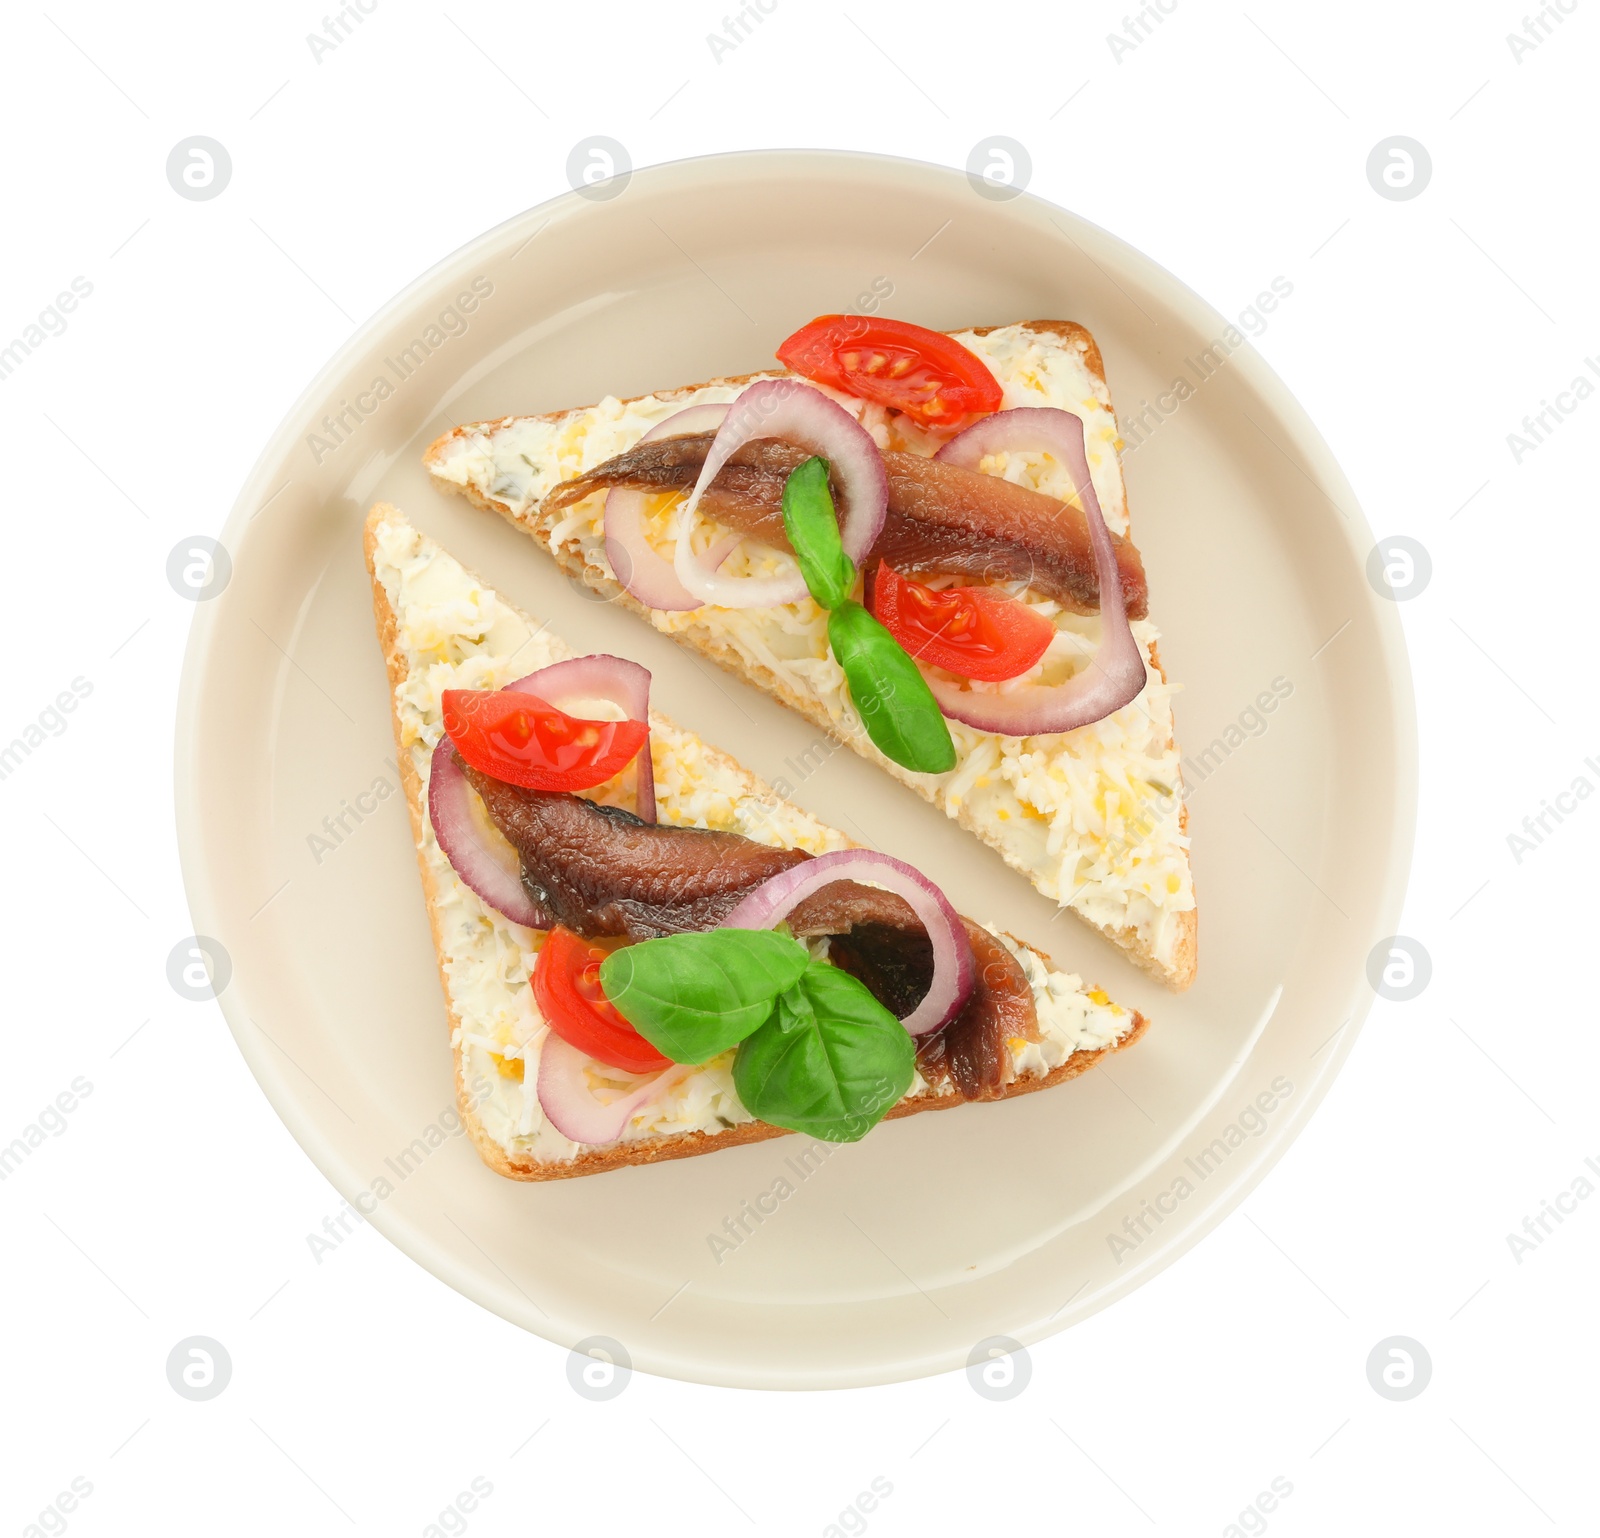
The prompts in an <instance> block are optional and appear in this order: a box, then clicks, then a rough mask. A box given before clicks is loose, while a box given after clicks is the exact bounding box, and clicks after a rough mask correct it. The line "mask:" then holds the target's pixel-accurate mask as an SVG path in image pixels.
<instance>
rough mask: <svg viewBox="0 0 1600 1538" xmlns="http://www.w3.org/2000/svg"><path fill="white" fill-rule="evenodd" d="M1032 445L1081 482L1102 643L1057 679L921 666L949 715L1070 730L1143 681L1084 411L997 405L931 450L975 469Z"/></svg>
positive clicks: (979, 725) (1106, 711)
mask: <svg viewBox="0 0 1600 1538" xmlns="http://www.w3.org/2000/svg"><path fill="white" fill-rule="evenodd" d="M1030 449H1032V450H1041V449H1042V450H1046V451H1048V452H1049V453H1051V454H1054V455H1055V456H1056V458H1057V459H1059V460H1060V461H1061V462H1062V463H1063V464H1064V465H1066V467H1067V469H1068V470H1069V471H1070V472H1071V474H1072V480H1073V484H1074V485H1075V486H1076V487H1077V488H1078V496H1079V498H1080V500H1081V501H1082V503H1083V511H1084V516H1085V521H1086V522H1087V523H1088V526H1089V543H1090V545H1091V546H1092V547H1093V549H1094V566H1095V574H1096V575H1097V576H1098V578H1099V581H1100V626H1101V629H1100V644H1099V646H1097V647H1096V648H1095V652H1094V655H1093V656H1092V657H1090V659H1089V663H1088V666H1087V667H1085V668H1083V669H1081V670H1080V671H1079V672H1077V673H1074V674H1073V675H1072V677H1071V678H1069V679H1068V680H1067V681H1066V682H1065V683H1060V684H1021V685H1019V686H1018V687H1017V688H1015V689H1007V690H1005V691H1003V692H999V693H996V692H992V691H990V690H979V689H963V688H961V687H959V685H957V684H956V683H954V682H952V681H951V680H950V679H947V678H941V677H939V676H937V675H936V674H933V673H927V674H926V677H927V680H928V687H929V688H930V689H932V690H933V697H934V698H935V699H936V700H937V701H938V702H939V708H940V709H941V710H942V711H943V712H944V713H945V714H946V715H947V716H949V717H950V719H951V720H953V721H961V722H964V723H965V724H966V725H968V726H971V727H975V728H976V729H977V730H978V731H980V732H998V733H1000V734H1001V735H1002V736H1006V737H1039V736H1044V735H1046V734H1049V733H1053V732H1070V731H1073V730H1074V729H1075V728H1077V727H1080V726H1088V725H1090V724H1091V723H1093V722H1095V721H1103V720H1104V719H1105V718H1106V717H1107V716H1109V715H1110V714H1111V713H1112V712H1113V711H1115V710H1121V709H1122V707H1123V706H1124V705H1127V704H1130V703H1131V702H1132V701H1133V700H1135V699H1137V698H1138V695H1139V691H1140V690H1141V689H1143V688H1144V685H1145V657H1144V649H1143V648H1142V647H1141V646H1140V645H1139V643H1138V642H1137V641H1136V640H1134V638H1133V629H1132V627H1131V626H1130V625H1129V623H1128V606H1127V603H1126V602H1125V600H1124V598H1123V594H1122V577H1121V574H1120V573H1119V572H1118V570H1117V554H1116V551H1115V550H1114V549H1113V548H1112V545H1111V533H1110V530H1109V529H1107V527H1106V520H1105V514H1104V513H1102V512H1101V510H1100V498H1099V497H1098V496H1097V495H1096V493H1095V489H1094V481H1093V479H1092V478H1091V476H1090V474H1089V455H1088V451H1087V449H1086V447H1085V444H1084V436H1083V419H1082V418H1081V417H1077V416H1074V415H1073V414H1072V412H1070V411H1061V410H1059V409H1057V408H1056V407H1054V406H1019V407H1016V408H1014V409H1013V410H1011V411H997V412H995V413H994V415H993V416H987V417H984V418H983V420H982V421H981V422H977V423H975V424H974V425H973V426H971V427H969V428H968V429H967V430H966V431H965V432H963V433H958V434H957V435H956V436H955V437H954V438H952V439H951V440H950V441H949V442H948V443H947V444H945V446H944V447H943V448H942V449H940V450H939V452H938V453H937V454H936V455H934V458H935V459H940V460H943V461H944V462H945V463H947V464H953V465H957V466H959V467H960V468H962V469H964V470H976V469H977V468H978V463H979V461H980V460H982V459H983V458H984V457H985V456H987V455H990V454H1001V453H1013V454H1015V453H1024V452H1027V451H1028V450H1030Z"/></svg>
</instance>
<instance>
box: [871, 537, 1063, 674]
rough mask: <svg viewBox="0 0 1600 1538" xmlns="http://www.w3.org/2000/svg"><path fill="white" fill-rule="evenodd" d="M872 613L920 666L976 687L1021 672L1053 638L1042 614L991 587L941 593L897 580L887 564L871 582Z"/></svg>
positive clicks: (1032, 662) (905, 579) (881, 565)
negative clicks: (974, 683)
mask: <svg viewBox="0 0 1600 1538" xmlns="http://www.w3.org/2000/svg"><path fill="white" fill-rule="evenodd" d="M871 608H872V612H873V613H874V614H875V615H876V616H877V617H878V619H879V620H880V621H881V622H882V624H883V627H884V629H886V630H887V631H888V632H889V634H890V635H892V636H893V637H894V638H895V640H897V641H898V642H899V643H900V644H901V645H902V646H903V647H905V649H906V650H907V651H908V652H910V653H911V655H912V656H913V657H915V658H916V659H917V660H918V661H919V662H926V663H929V664H930V665H932V666H933V667H940V668H946V669H948V670H949V671H950V672H952V673H956V674H959V675H960V676H961V677H962V678H971V679H976V680H977V681H978V682H980V683H991V684H992V683H1000V682H1001V681H1002V680H1004V679H1007V678H1015V677H1016V676H1017V675H1018V674H1019V673H1026V672H1027V671H1028V669H1029V668H1031V667H1032V666H1033V665H1034V663H1036V662H1037V661H1038V660H1039V659H1040V658H1041V657H1042V656H1044V654H1045V648H1046V647H1048V646H1049V645H1050V642H1051V641H1052V640H1053V639H1054V638H1055V633H1056V627H1055V626H1054V625H1052V624H1051V623H1050V621H1049V620H1047V619H1046V618H1045V617H1044V616H1043V615H1042V614H1040V613H1038V612H1037V611H1036V610H1034V609H1030V608H1029V607H1028V606H1027V604H1025V603H1022V602H1020V601H1019V600H1018V599H1015V598H1013V597H1012V596H1011V595H1010V594H1009V593H1002V592H998V591H996V589H994V588H992V587H951V588H946V589H944V590H943V591H942V592H940V591H937V590H935V589H934V588H931V587H925V586H924V585H923V584H922V583H920V582H914V581H912V579H911V578H910V577H902V576H901V575H900V573H899V572H897V571H895V570H894V568H893V567H892V566H890V565H889V564H888V563H887V562H881V563H880V564H879V566H878V569H877V572H876V574H875V575H874V577H873V581H872V593H871Z"/></svg>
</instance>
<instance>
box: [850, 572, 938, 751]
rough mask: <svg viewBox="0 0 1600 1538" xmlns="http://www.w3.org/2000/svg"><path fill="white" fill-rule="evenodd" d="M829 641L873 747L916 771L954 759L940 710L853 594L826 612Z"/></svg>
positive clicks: (918, 675)
mask: <svg viewBox="0 0 1600 1538" xmlns="http://www.w3.org/2000/svg"><path fill="white" fill-rule="evenodd" d="M828 644H829V645H830V646H832V648H833V655H834V656H835V657H836V658H837V659H838V662H839V666H840V667H841V668H843V669H844V676H845V682H846V683H848V684H849V685H850V698H851V699H852V700H854V701H855V707H856V709H857V710H858V711H859V712H860V714H861V724H862V725H863V726H865V727H866V729H867V736H869V737H870V738H871V739H872V740H873V742H874V743H875V744H877V747H878V750H879V751H880V752H881V753H882V754H883V755H884V756H885V757H886V758H892V759H893V760H894V761H895V763H897V764H903V765H904V766H905V767H906V768H907V769H912V770H915V771H916V772H917V773H918V774H943V773H944V772H945V771H946V770H947V769H954V768H955V765H956V746H955V744H954V743H953V742H952V741H951V740H950V728H949V727H948V726H947V725H946V724H945V719H944V712H943V711H942V710H940V709H939V702H938V701H937V700H936V699H934V697H933V691H932V690H931V689H930V688H929V687H928V681H927V679H925V678H924V677H923V676H922V674H921V673H920V672H918V671H917V665H916V663H915V662H913V661H912V660H911V657H910V654H909V653H908V652H907V651H906V649H905V648H904V647H903V646H902V645H901V644H900V643H899V642H898V641H897V640H895V638H894V637H893V636H892V635H890V634H889V632H888V631H887V630H885V629H884V628H883V626H882V625H881V624H879V623H878V621H877V620H876V619H874V618H873V616H872V615H870V614H868V613H867V611H866V610H865V609H863V608H862V607H861V605H860V604H858V603H856V602H855V601H854V600H853V599H852V600H849V601H847V602H845V603H843V604H841V605H840V606H839V607H838V608H837V609H835V610H834V611H833V613H832V614H830V615H829V616H828Z"/></svg>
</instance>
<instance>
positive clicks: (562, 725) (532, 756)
mask: <svg viewBox="0 0 1600 1538" xmlns="http://www.w3.org/2000/svg"><path fill="white" fill-rule="evenodd" d="M442 703H443V705H444V729H445V731H446V733H447V734H448V735H449V738H450V740H451V741H452V742H453V743H454V744H455V745H456V751H457V752H458V753H459V754H460V755H461V757H462V758H463V759H464V760H465V761H466V762H467V763H468V764H470V765H471V766H472V767H473V768H474V769H477V770H479V771H480V772H482V773H483V774H489V775H493V776H494V778H495V779H497V780H504V781H505V782H506V783H507V784H508V785H521V786H523V787H524V788H525V789H527V790H589V789H591V788H592V787H594V786H596V785H601V784H604V783H605V781H607V780H609V779H610V778H611V777H612V776H613V775H614V774H617V773H619V772H620V771H621V770H622V769H623V768H624V766H625V765H627V763H628V762H629V761H630V760H631V759H632V758H633V757H634V755H635V754H637V753H638V751H639V749H640V748H642V747H643V746H644V741H645V738H646V736H647V735H648V734H649V730H650V728H649V727H648V725H646V723H645V722H643V721H586V720H584V719H583V718H582V717H580V716H569V715H568V714H567V713H566V712H565V711H562V710H557V709H556V708H555V707H554V706H553V705H547V704H546V703H545V702H544V701H543V700H541V699H540V698H539V697H538V696H537V695H535V694H523V693H522V692H520V691H519V690H516V689H446V690H445V691H444V696H443V701H442Z"/></svg>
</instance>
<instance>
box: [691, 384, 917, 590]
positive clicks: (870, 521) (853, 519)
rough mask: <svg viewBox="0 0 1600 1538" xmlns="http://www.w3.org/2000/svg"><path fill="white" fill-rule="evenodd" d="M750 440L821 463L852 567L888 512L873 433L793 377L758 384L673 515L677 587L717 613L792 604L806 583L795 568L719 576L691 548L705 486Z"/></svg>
mask: <svg viewBox="0 0 1600 1538" xmlns="http://www.w3.org/2000/svg"><path fill="white" fill-rule="evenodd" d="M757 438H782V439H783V440H784V442H785V443H792V444H794V445H795V447H797V448H802V449H805V450H806V452H807V453H810V454H820V455H821V456H822V457H823V458H824V459H826V460H827V461H828V470H829V473H830V476H831V478H832V479H833V481H834V484H835V485H837V486H838V488H839V492H840V501H841V503H842V504H843V505H842V506H841V507H840V509H839V538H840V540H841V542H842V543H843V545H844V553H845V554H846V555H848V556H849V557H850V559H851V560H852V561H854V562H855V563H856V564H857V565H858V566H859V565H860V564H861V561H862V558H863V557H864V556H865V555H866V554H867V552H868V551H869V550H870V549H871V548H872V546H873V543H874V541H875V540H876V539H877V537H878V535H879V533H881V532H882V529H883V520H884V518H885V517H886V516H887V514H888V508H889V478H888V474H887V472H886V471H885V470H884V466H883V456H882V455H881V454H880V453H879V452H878V446H877V444H875V443H874V442H873V441H872V434H871V433H869V432H868V431H867V430H866V429H865V428H864V427H863V426H862V425H861V424H860V423H859V422H858V421H856V419H855V418H854V417H853V416H851V415H850V413H849V412H848V411H846V410H845V409H844V407H843V406H840V405H839V404H838V403H837V402H835V401H831V400H829V399H828V397H827V396H826V395H824V394H823V393H822V392H821V391H820V390H817V389H814V388H813V387H812V386H810V385H808V384H802V383H801V382H800V381H799V380H798V379H758V380H757V381H756V382H755V383H754V384H753V385H749V386H747V387H746V389H745V390H744V391H743V392H742V393H741V394H740V396H739V397H738V399H737V400H735V401H734V403H733V409H732V410H730V411H729V413H728V416H727V419H726V420H725V421H724V422H723V424H722V426H721V427H720V428H719V429H718V430H717V436H716V437H715V438H714V439H713V440H712V442H711V451H710V452H709V453H708V454H707V455H706V459H705V463H704V464H703V465H702V466H701V467H700V478H699V480H697V481H696V482H695V485H694V490H693V492H691V493H690V495H689V500H688V501H687V502H686V503H684V505H683V507H682V508H681V509H680V511H679V514H678V516H679V520H680V521H679V524H678V548H677V551H676V554H675V556H674V559H673V569H674V571H676V573H677V576H678V581H679V582H681V583H682V584H683V586H684V587H685V588H686V589H687V590H688V591H689V592H690V593H692V594H694V595H695V597H696V598H698V599H699V600H700V601H701V602H703V603H714V604H717V605H719V606H720V607H721V608H724V609H759V608H773V607H775V606H777V605H779V604H786V603H798V602H799V601H800V600H801V599H802V598H804V597H805V596H806V583H805V578H804V577H802V576H801V575H800V569H799V567H798V566H793V567H792V569H791V570H789V571H786V572H784V573H782V574H781V575H779V576H775V577H724V576H721V575H720V574H719V573H718V571H717V569H716V567H715V566H712V565H710V564H708V558H707V557H705V556H702V555H700V554H699V553H697V552H696V550H695V548H694V544H693V534H694V513H695V509H696V508H697V507H699V505H700V498H701V496H702V495H703V494H704V492H705V489H706V487H707V486H709V485H710V484H711V482H712V481H714V480H715V479H716V476H717V472H718V471H719V470H721V468H722V467H723V465H725V464H726V463H727V462H728V460H729V458H730V457H731V456H732V455H733V454H734V453H735V452H736V451H737V450H739V449H741V448H743V447H744V445H745V444H747V443H750V442H752V441H753V440H755V439H757ZM724 559H726V557H724ZM720 564H721V563H720V562H719V563H718V565H720Z"/></svg>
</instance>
